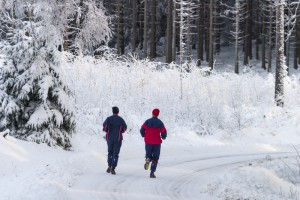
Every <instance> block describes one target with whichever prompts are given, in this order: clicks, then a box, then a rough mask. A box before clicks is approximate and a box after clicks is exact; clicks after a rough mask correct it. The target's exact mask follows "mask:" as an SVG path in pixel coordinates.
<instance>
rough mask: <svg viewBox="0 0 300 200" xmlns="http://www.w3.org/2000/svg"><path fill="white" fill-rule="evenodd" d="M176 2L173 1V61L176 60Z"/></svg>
mask: <svg viewBox="0 0 300 200" xmlns="http://www.w3.org/2000/svg"><path fill="white" fill-rule="evenodd" d="M176 35H177V33H176V3H175V2H173V37H172V39H173V40H172V49H173V50H172V61H176Z"/></svg>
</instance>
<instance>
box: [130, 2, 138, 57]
mask: <svg viewBox="0 0 300 200" xmlns="http://www.w3.org/2000/svg"><path fill="white" fill-rule="evenodd" d="M136 1H137V0H132V29H131V31H132V32H131V34H132V35H131V46H132V47H131V48H132V54H135V52H136V38H137V37H136V33H137V27H136V24H137V2H136Z"/></svg>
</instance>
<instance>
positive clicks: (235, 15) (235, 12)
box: [223, 0, 246, 74]
mask: <svg viewBox="0 0 300 200" xmlns="http://www.w3.org/2000/svg"><path fill="white" fill-rule="evenodd" d="M223 5H224V6H225V7H226V8H227V9H226V11H225V15H226V16H227V18H229V19H231V20H233V21H234V23H233V27H234V30H232V31H231V32H230V35H231V37H232V38H233V40H234V48H235V66H234V73H236V74H238V73H239V63H240V46H241V45H242V44H243V43H244V42H245V37H244V31H243V30H242V29H241V23H243V22H244V21H245V14H244V13H245V12H246V1H245V0H236V1H235V4H234V6H233V7H231V6H229V5H226V4H223Z"/></svg>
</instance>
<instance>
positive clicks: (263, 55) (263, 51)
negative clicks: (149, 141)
mask: <svg viewBox="0 0 300 200" xmlns="http://www.w3.org/2000/svg"><path fill="white" fill-rule="evenodd" d="M265 4H266V0H262V6H261V7H262V44H261V67H262V68H263V69H267V67H266V17H265V12H264V10H263V7H264V6H265Z"/></svg>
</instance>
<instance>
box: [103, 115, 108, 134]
mask: <svg viewBox="0 0 300 200" xmlns="http://www.w3.org/2000/svg"><path fill="white" fill-rule="evenodd" d="M103 131H104V132H106V133H107V132H108V118H106V120H105V121H104V123H103Z"/></svg>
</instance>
